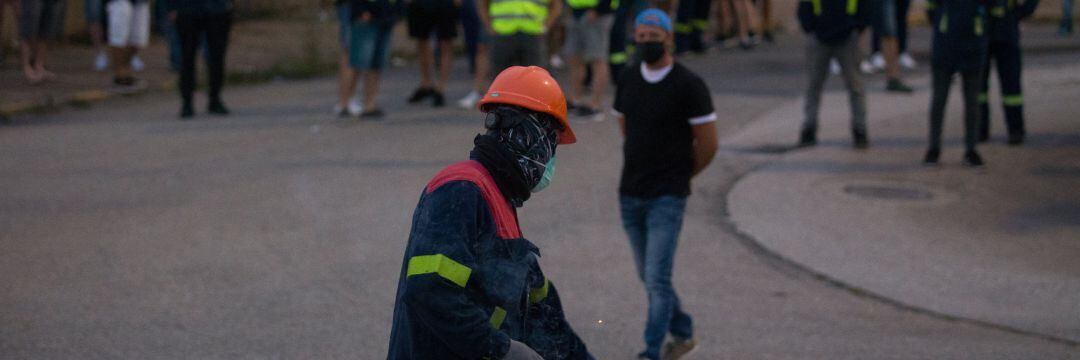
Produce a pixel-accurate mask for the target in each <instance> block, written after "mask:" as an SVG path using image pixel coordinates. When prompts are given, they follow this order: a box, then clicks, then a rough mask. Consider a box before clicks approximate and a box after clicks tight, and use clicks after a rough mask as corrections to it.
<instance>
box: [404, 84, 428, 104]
mask: <svg viewBox="0 0 1080 360" xmlns="http://www.w3.org/2000/svg"><path fill="white" fill-rule="evenodd" d="M433 92H435V90H434V89H429V88H425V87H422V88H419V89H416V91H414V92H413V94H412V96H410V97H409V100H408V101H409V103H410V104H415V103H418V102H421V101H424V99H426V98H427V97H428V96H431V94H432V93H433Z"/></svg>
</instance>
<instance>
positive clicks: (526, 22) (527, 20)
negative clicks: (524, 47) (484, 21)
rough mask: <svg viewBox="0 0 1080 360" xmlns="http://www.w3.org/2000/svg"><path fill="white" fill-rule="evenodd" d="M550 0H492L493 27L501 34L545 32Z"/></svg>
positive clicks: (538, 33) (536, 33)
mask: <svg viewBox="0 0 1080 360" xmlns="http://www.w3.org/2000/svg"><path fill="white" fill-rule="evenodd" d="M549 3H550V0H492V2H491V7H489V8H488V11H489V13H490V14H491V27H492V28H494V30H495V33H496V34H499V35H513V34H516V33H518V32H521V33H525V34H529V35H540V34H543V33H544V21H545V20H547V16H548V4H549Z"/></svg>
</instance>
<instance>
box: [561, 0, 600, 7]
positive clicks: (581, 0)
mask: <svg viewBox="0 0 1080 360" xmlns="http://www.w3.org/2000/svg"><path fill="white" fill-rule="evenodd" d="M566 4H567V5H570V7H571V8H574V9H591V8H594V7H596V5H599V4H600V1H598V0H566Z"/></svg>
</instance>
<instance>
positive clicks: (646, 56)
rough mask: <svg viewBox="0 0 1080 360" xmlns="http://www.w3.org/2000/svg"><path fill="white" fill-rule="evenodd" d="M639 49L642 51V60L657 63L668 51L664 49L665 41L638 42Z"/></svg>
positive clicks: (647, 62)
mask: <svg viewBox="0 0 1080 360" xmlns="http://www.w3.org/2000/svg"><path fill="white" fill-rule="evenodd" d="M637 48H638V51H639V52H641V60H645V63H646V64H655V63H656V62H657V61H660V59H662V58H664V53H665V52H667V50H666V49H664V42H662V41H646V42H642V43H638V45H637Z"/></svg>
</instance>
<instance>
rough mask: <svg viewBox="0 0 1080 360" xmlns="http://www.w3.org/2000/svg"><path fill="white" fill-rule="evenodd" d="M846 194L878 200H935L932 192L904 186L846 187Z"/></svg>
mask: <svg viewBox="0 0 1080 360" xmlns="http://www.w3.org/2000/svg"><path fill="white" fill-rule="evenodd" d="M844 193H846V194H850V195H854V196H858V197H862V198H870V199H878V200H901V201H926V200H931V199H933V198H934V193H932V192H930V191H927V190H923V189H918V188H913V187H904V186H885V185H846V186H844Z"/></svg>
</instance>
